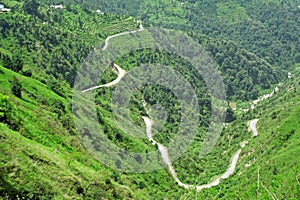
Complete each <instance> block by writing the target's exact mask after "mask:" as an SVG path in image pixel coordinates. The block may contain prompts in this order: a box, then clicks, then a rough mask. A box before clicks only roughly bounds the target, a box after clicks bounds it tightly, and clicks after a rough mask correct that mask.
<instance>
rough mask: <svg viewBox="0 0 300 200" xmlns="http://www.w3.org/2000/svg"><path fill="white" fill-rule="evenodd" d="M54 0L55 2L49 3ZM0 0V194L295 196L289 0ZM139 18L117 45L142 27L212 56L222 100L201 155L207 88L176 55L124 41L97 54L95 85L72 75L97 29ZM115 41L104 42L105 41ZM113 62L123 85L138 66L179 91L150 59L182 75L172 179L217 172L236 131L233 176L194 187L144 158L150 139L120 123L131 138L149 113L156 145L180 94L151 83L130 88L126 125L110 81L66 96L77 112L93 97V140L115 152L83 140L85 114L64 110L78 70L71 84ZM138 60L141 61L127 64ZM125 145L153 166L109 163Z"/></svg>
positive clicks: (295, 45)
mask: <svg viewBox="0 0 300 200" xmlns="http://www.w3.org/2000/svg"><path fill="white" fill-rule="evenodd" d="M56 3H57V4H62V5H63V7H62V8H55V7H53V5H55V4H56ZM0 4H3V5H4V6H5V7H7V8H9V9H11V11H10V12H1V13H0V25H1V26H0V38H1V43H0V197H1V198H3V199H215V198H220V199H254V198H257V199H270V198H273V199H299V198H300V190H299V188H300V185H299V181H300V171H299V169H300V166H299V163H300V162H299V159H300V158H299V155H300V154H299V133H300V129H299V127H300V126H299V120H298V119H299V102H300V100H299V96H300V95H299V91H300V89H299V88H300V87H299V81H300V80H299V75H300V74H299V67H300V42H299V34H298V32H300V30H299V29H300V27H299V24H300V8H299V6H300V2H299V1H298V0H294V1H293V0H288V1H281V0H272V1H267V0H259V1H245V0H227V1H219V0H213V1H211V0H200V1H194V0H187V1H176V0H155V1H152V0H151V1H150V0H143V1H136V0H123V1H120V0H112V1H104V0H90V1H86V0H64V1H63V0H59V1H55V0H41V1H38V0H25V1H22V0H16V1H11V0H2V1H0ZM51 5H52V6H51ZM98 9H99V10H101V12H100V13H99V12H98V13H97V11H96V10H98ZM140 20H141V21H142V25H143V26H144V28H145V31H143V32H140V33H136V34H130V35H129V36H128V37H127V39H128V38H129V39H128V41H129V42H130V41H131V40H130V39H132V40H135V39H136V40H137V41H138V39H140V38H142V36H143V34H146V33H147V29H148V28H150V29H151V27H160V28H168V29H173V30H177V31H180V33H182V34H184V35H185V37H191V38H193V41H194V42H196V43H197V44H199V45H200V46H201V48H203V50H205V52H206V53H207V55H209V56H211V57H212V58H213V64H212V65H208V66H216V69H218V70H219V71H220V74H221V77H222V79H223V82H224V88H225V93H226V96H227V99H226V100H227V101H226V102H222V103H225V104H221V103H220V104H221V105H222V106H223V107H224V109H222V112H221V111H220V117H223V116H225V115H223V114H224V113H226V118H224V121H223V122H224V123H223V124H222V129H221V133H220V138H219V139H218V140H217V141H216V144H215V148H213V149H212V150H211V151H210V152H209V154H208V155H206V156H203V155H202V154H201V152H200V149H201V148H202V144H203V142H204V139H205V137H206V134H207V133H208V130H209V128H210V121H211V118H212V117H213V113H214V111H213V107H214V106H215V105H214V103H215V102H213V101H212V100H213V99H214V98H215V96H214V95H212V94H210V93H209V90H210V89H211V88H208V86H207V84H206V82H205V78H204V77H201V74H199V72H198V71H197V70H196V69H195V68H194V66H193V64H192V63H191V62H189V61H186V60H185V59H183V57H181V56H180V55H176V54H175V53H172V52H167V51H164V50H159V49H155V48H141V47H143V45H142V44H139V45H137V46H139V47H140V48H139V49H138V50H134V51H131V52H129V53H126V54H123V55H122V56H120V57H118V58H117V59H115V60H114V61H113V62H112V63H110V66H107V68H106V70H105V71H103V73H102V76H101V77H100V78H99V79H97V80H98V82H97V81H96V82H94V83H93V82H92V81H91V80H89V78H90V77H88V76H84V75H85V74H83V76H80V74H79V75H78V72H80V70H82V68H83V69H84V67H87V69H89V70H90V71H89V73H86V74H90V75H92V76H96V75H97V73H98V72H97V70H98V68H99V66H98V65H99V63H93V62H91V60H89V56H91V55H93V52H97V50H99V49H101V48H102V47H103V43H104V41H105V39H106V38H107V37H108V36H112V35H114V34H118V33H122V32H125V31H133V30H138V29H139V27H140V24H139V21H140ZM119 38H120V40H121V39H122V37H119ZM124 38H126V37H124ZM128 41H127V42H128ZM170 42H172V41H170ZM121 44H122V43H121V42H120V41H119V40H118V39H117V38H114V39H112V40H111V41H110V44H109V46H118V45H121ZM131 45H132V46H134V45H136V44H133V43H132V44H131ZM188 50H189V49H188ZM114 64H117V65H119V66H121V68H122V69H124V70H125V71H126V72H128V74H129V75H125V77H124V78H123V80H124V82H126V81H130V79H132V76H134V75H135V76H136V77H140V78H142V77H143V74H151V75H153V77H154V78H157V77H159V78H160V80H173V83H172V84H174V85H175V88H176V90H177V91H180V92H179V93H180V94H181V95H183V96H185V97H186V96H188V95H189V93H188V91H187V89H186V88H184V87H183V86H182V85H183V84H182V82H181V81H180V80H181V79H174V77H175V74H172V73H169V74H167V75H166V76H165V77H164V79H162V71H159V70H158V71H153V70H152V69H149V68H147V67H145V66H152V65H157V64H160V65H161V66H168V67H170V69H172V70H174V71H176V73H178V74H179V75H181V76H182V77H183V78H184V80H186V81H187V82H188V83H189V84H190V87H191V89H192V90H193V92H194V93H195V97H196V99H197V101H194V99H193V98H191V96H189V98H187V99H191V101H190V102H188V104H189V106H196V107H197V108H198V109H196V110H189V109H190V107H187V108H184V109H186V113H188V115H189V116H190V117H192V118H196V117H197V118H199V121H198V122H197V123H195V124H193V121H189V122H190V124H189V123H187V124H188V126H187V128H188V129H187V130H189V131H191V132H195V135H194V138H193V141H192V142H191V144H190V145H189V146H188V148H187V149H185V151H184V153H182V155H181V156H180V157H178V158H177V157H176V156H175V155H177V153H178V152H180V153H181V149H180V148H179V149H175V150H174V151H171V150H170V152H169V153H170V154H171V155H170V157H171V159H172V161H173V166H174V168H175V170H176V173H177V176H178V178H179V179H180V180H181V181H182V182H184V183H187V184H192V185H201V184H206V183H208V182H210V181H212V180H214V179H215V178H216V177H218V176H220V174H222V173H224V171H226V169H228V167H229V163H230V161H231V160H232V156H233V155H234V153H235V152H236V151H238V150H239V149H240V148H241V147H240V146H241V143H242V142H244V141H247V145H246V146H245V148H244V149H243V150H242V151H241V155H240V158H239V160H238V163H237V166H236V169H235V172H234V174H233V175H232V176H230V177H229V178H227V179H224V180H221V183H220V184H219V185H218V186H216V187H213V188H210V189H204V190H201V191H200V192H195V190H194V189H188V190H187V189H185V188H183V187H180V186H179V185H178V184H177V183H176V181H175V180H174V179H173V177H172V175H171V174H170V172H169V169H168V167H166V166H165V165H164V163H163V162H162V156H161V155H159V154H156V152H158V151H157V149H158V146H157V145H152V144H151V142H150V141H148V140H147V139H146V137H134V136H133V135H132V132H133V128H134V127H133V126H138V127H139V128H141V130H142V134H144V130H145V128H146V127H145V123H144V121H143V118H142V116H149V117H151V118H152V119H153V121H154V122H156V123H155V124H154V127H153V132H155V135H154V136H153V138H154V139H155V140H156V141H157V142H159V143H160V144H163V145H165V146H168V144H169V143H171V142H172V141H173V140H174V138H176V135H178V130H180V128H181V125H182V124H180V123H182V121H181V120H182V119H183V118H184V116H183V113H182V109H183V108H182V103H183V102H182V99H178V96H176V93H174V91H172V90H171V89H169V88H168V87H166V85H163V84H146V85H142V86H141V87H140V88H134V91H135V93H134V94H133V95H132V96H131V97H130V99H129V104H128V107H129V110H130V113H129V119H130V120H131V122H132V123H133V126H132V127H131V126H129V127H128V128H127V129H123V128H120V126H119V125H117V124H116V119H115V116H114V109H115V107H114V106H115V105H113V103H112V101H113V100H114V96H116V92H118V87H117V86H112V87H103V88H99V89H97V90H95V93H91V94H87V96H84V95H82V96H81V97H79V98H81V99H80V101H81V102H82V103H83V104H86V105H82V108H81V109H82V110H84V109H89V108H90V106H89V104H90V103H91V102H89V100H88V98H85V97H89V95H92V96H93V98H94V99H95V111H96V117H97V119H96V120H97V123H98V125H99V127H100V129H101V136H105V138H107V140H103V141H109V142H111V143H112V144H114V145H116V146H117V147H119V148H120V149H123V152H122V151H120V152H119V153H118V155H117V157H116V158H114V159H115V162H113V163H112V164H111V165H109V164H107V163H102V162H101V161H99V160H98V159H97V158H96V157H95V154H93V152H91V151H90V150H89V148H88V147H87V146H86V145H85V144H86V143H85V142H83V139H84V138H83V137H82V135H87V136H89V138H93V137H94V139H95V138H97V137H98V139H99V136H97V134H96V135H92V134H91V132H89V131H88V130H87V128H86V127H88V125H89V121H90V119H89V118H88V117H86V118H80V117H79V118H78V116H77V114H78V113H80V111H81V110H80V109H78V108H77V107H76V106H77V105H76V101H77V100H78V99H76V98H77V97H75V95H76V92H77V91H76V90H77V89H78V88H76V82H75V81H76V78H77V79H78V76H79V77H80V78H81V79H82V80H84V81H86V83H85V85H84V87H88V86H94V85H93V84H106V83H109V82H111V81H113V80H115V79H116V78H117V75H116V72H115V71H114V70H115V69H114V70H112V66H114ZM141 66H143V68H142V70H140V71H139V70H136V71H135V69H141ZM93 70H95V71H93ZM131 71H134V72H135V73H132V74H131V73H129V72H131ZM288 73H289V78H288ZM81 75H82V74H81ZM212 77H213V76H212ZM147 79H149V77H145V81H146V80H147ZM169 82H172V81H169ZM176 84H177V85H176ZM216 84H217V83H216ZM178 85H181V86H182V88H178ZM276 86H277V87H279V91H276V93H275V94H274V96H272V97H270V98H269V99H267V100H264V101H262V102H261V103H259V104H258V105H257V106H256V107H255V109H249V107H250V104H249V102H250V103H251V101H252V100H255V99H258V98H259V97H260V96H261V95H262V94H265V93H269V92H270V91H272V90H273V88H275V87H276ZM187 88H188V87H187ZM81 89H86V88H81ZM119 92H120V91H119ZM74 102H75V103H74ZM145 102H146V104H145ZM193 103H196V104H195V105H194V104H193ZM232 105H235V106H232ZM223 107H222V108H223ZM149 110H150V111H151V115H150V114H149V112H148V111H149ZM223 112H224V113H223ZM161 114H164V115H161ZM119 117H123V116H122V114H120V116H119ZM254 118H258V119H259V120H260V121H259V122H258V125H257V126H258V132H259V135H258V136H257V137H253V136H252V133H251V132H249V130H247V129H248V126H249V121H250V120H252V119H254ZM76 120H77V121H76ZM130 128H132V130H130ZM99 135H100V134H99ZM100 140H101V138H100V139H99V141H96V140H94V141H93V140H91V141H88V142H91V144H92V146H93V151H96V152H97V149H100V148H101V145H103V143H101V141H100ZM107 150H108V149H107ZM100 152H101V151H100ZM124 152H125V153H124ZM126 152H134V153H136V154H133V155H135V156H134V157H133V161H134V162H137V163H139V164H149V165H150V164H153V165H154V164H156V163H158V165H160V168H159V170H156V171H150V172H147V173H126V172H123V171H122V170H121V169H125V168H126V167H127V166H126V163H125V162H123V163H122V158H123V157H124V156H126ZM138 153H141V154H143V155H144V156H139V155H140V154H138ZM153 155H154V156H153ZM151 156H152V157H151ZM175 157H176V159H173V158H175ZM127 164H128V163H127ZM128 165H129V164H128ZM117 169H118V170H117ZM257 182H258V183H257Z"/></svg>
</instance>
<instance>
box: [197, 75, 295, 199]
mask: <svg viewBox="0 0 300 200" xmlns="http://www.w3.org/2000/svg"><path fill="white" fill-rule="evenodd" d="M299 80H300V79H299V78H296V79H294V80H291V81H290V82H289V83H288V84H285V85H284V86H282V87H281V91H279V92H278V94H276V95H275V96H274V97H272V98H270V99H268V100H266V101H264V102H262V103H260V104H259V105H258V107H257V108H256V109H255V111H254V112H253V113H249V114H247V115H246V116H245V117H244V118H243V119H240V120H238V121H237V122H235V123H234V124H233V125H232V126H231V127H229V129H231V130H232V128H234V127H236V128H237V131H239V132H240V136H239V137H243V136H242V135H243V134H247V133H246V129H245V126H241V124H243V123H244V124H245V121H246V120H247V119H252V118H259V119H260V120H259V122H258V124H257V126H258V132H259V136H258V137H256V138H248V141H249V144H248V145H247V146H246V148H245V149H244V150H243V151H242V154H241V159H240V160H239V162H238V166H237V170H236V172H235V175H234V176H233V177H231V178H229V179H227V180H224V181H223V182H222V183H221V184H220V185H219V186H217V187H215V188H213V189H210V190H205V191H203V192H201V193H200V197H201V198H203V197H218V198H221V197H222V199H229V198H230V199H253V198H259V199H271V198H272V197H271V195H273V196H276V197H277V198H278V199H299V197H300V190H299V189H300V185H299V183H298V182H297V178H298V181H299V174H300V164H299V163H300V142H299V141H300V140H299V139H300V124H299V123H300V122H299V113H300V95H299V94H300V87H299ZM249 163H251V165H250V166H249V167H245V165H246V164H249ZM258 172H259V178H258ZM258 181H259V186H258Z"/></svg>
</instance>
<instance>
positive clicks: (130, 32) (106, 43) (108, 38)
mask: <svg viewBox="0 0 300 200" xmlns="http://www.w3.org/2000/svg"><path fill="white" fill-rule="evenodd" d="M143 30H144V27H143V25H142V23H140V28H139V29H138V30H135V31H127V32H123V33H118V34H115V35H112V36H109V37H107V38H106V40H105V44H104V47H103V48H102V51H104V50H105V49H107V47H108V43H109V40H110V39H112V38H115V37H119V36H121V35H128V34H132V33H136V32H139V31H143Z"/></svg>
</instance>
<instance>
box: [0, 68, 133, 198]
mask: <svg viewBox="0 0 300 200" xmlns="http://www.w3.org/2000/svg"><path fill="white" fill-rule="evenodd" d="M0 70H1V73H0V80H1V81H0V82H1V88H0V92H1V93H6V94H9V93H10V89H9V88H10V81H11V80H12V79H13V77H14V76H16V77H17V78H18V79H19V80H20V81H21V83H22V86H23V92H22V96H23V98H22V99H18V98H16V97H14V96H12V95H10V94H9V96H10V102H11V103H12V104H13V105H14V108H13V110H14V114H15V117H17V118H19V119H21V125H20V130H19V131H18V132H15V131H12V130H11V129H9V128H8V126H7V125H5V124H2V123H0V132H1V136H0V140H1V142H0V144H1V145H0V152H1V153H0V154H1V156H0V168H1V173H0V174H1V178H0V196H3V197H4V196H6V195H8V196H10V197H11V198H15V197H16V195H19V197H20V196H24V197H26V198H33V197H40V198H43V197H44V198H45V199H47V198H48V199H49V198H50V196H51V197H52V198H54V197H56V198H69V199H74V198H78V197H79V198H82V197H83V196H82V195H81V194H78V193H80V188H82V189H83V190H84V194H85V197H86V198H91V199H93V198H97V195H98V197H106V198H116V197H118V198H125V197H126V196H127V197H130V196H131V195H133V193H132V191H131V189H129V188H128V187H127V186H126V185H127V184H125V183H126V182H127V181H126V178H125V179H123V178H121V177H119V178H120V180H122V181H123V182H124V183H123V184H124V185H123V184H122V185H121V184H118V183H116V182H115V181H114V180H113V179H112V178H111V176H112V171H111V170H109V169H106V168H104V167H102V166H100V165H99V164H98V163H97V162H96V161H95V160H93V159H92V157H91V156H90V155H89V154H87V153H86V152H85V150H84V148H83V147H82V146H81V144H80V141H79V138H78V137H77V136H75V135H70V133H69V131H68V130H67V129H66V128H65V127H63V125H62V124H61V121H60V120H58V116H57V114H56V113H54V112H53V111H52V110H51V106H46V104H51V101H52V100H54V99H55V100H60V101H61V102H63V104H67V103H68V101H69V100H67V99H63V98H61V97H60V96H58V95H57V94H55V93H54V92H52V91H51V90H49V89H48V88H47V87H46V86H45V85H44V84H42V83H40V82H38V81H36V80H34V79H31V78H28V77H24V76H21V75H19V74H17V73H14V72H12V71H10V70H7V69H5V68H3V67H1V68H0ZM27 91H31V92H32V91H34V96H30V93H29V92H27ZM45 101H46V102H45ZM43 104H44V105H43ZM58 179H59V181H58Z"/></svg>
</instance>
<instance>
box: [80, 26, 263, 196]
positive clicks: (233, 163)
mask: <svg viewBox="0 0 300 200" xmlns="http://www.w3.org/2000/svg"><path fill="white" fill-rule="evenodd" d="M143 30H144V28H143V26H142V23H140V28H139V29H138V30H135V31H128V32H124V33H119V34H116V35H112V36H109V37H108V38H106V40H105V45H104V47H103V48H102V50H103V51H104V50H105V49H106V48H107V47H108V45H109V40H110V39H112V38H114V37H118V36H121V35H126V34H132V33H136V32H139V31H143ZM114 66H115V67H116V69H117V70H118V77H117V79H115V80H114V81H112V82H110V83H107V84H104V85H98V86H94V87H91V88H88V89H86V90H83V91H82V92H88V91H91V90H95V89H97V88H103V87H111V86H113V85H116V84H118V83H119V82H120V81H121V80H122V78H123V77H124V75H125V74H126V71H125V70H123V69H122V68H121V67H120V66H118V65H116V64H114ZM143 105H144V108H145V109H146V102H145V101H144V102H143ZM146 111H147V109H146ZM147 114H148V116H151V115H150V113H149V112H148V111H147ZM142 118H143V120H144V122H145V125H146V136H147V138H148V140H149V141H150V142H151V143H152V144H153V145H157V146H158V150H159V151H160V153H161V155H162V158H163V161H164V162H165V164H166V165H167V166H168V169H169V171H170V173H171V174H172V176H173V178H174V180H175V181H176V182H177V184H178V185H179V186H181V187H183V188H185V189H196V191H197V192H199V191H201V190H202V189H204V188H211V187H213V186H217V185H218V184H220V182H221V180H222V179H226V178H228V177H229V176H230V175H232V174H233V173H234V170H235V167H236V164H237V161H238V159H239V156H240V153H241V151H242V149H243V148H244V147H245V145H246V144H247V141H245V142H243V143H242V144H241V149H239V150H238V151H237V152H236V153H235V154H234V156H233V158H232V160H231V164H230V167H229V168H228V169H227V171H226V172H224V173H223V174H222V175H220V176H219V177H218V178H216V179H215V180H213V181H211V182H209V183H207V184H203V185H190V184H185V183H182V182H181V181H180V180H179V178H178V177H177V174H176V171H175V169H174V167H173V165H172V162H171V160H170V157H169V153H168V149H167V148H166V147H165V146H163V145H162V144H160V143H158V142H156V141H155V140H154V139H153V136H152V124H153V122H152V120H151V119H150V118H148V117H145V116H143V117H142ZM257 121H258V119H255V120H253V121H251V123H250V127H251V129H252V131H253V134H254V135H255V136H256V135H258V133H257V130H256V123H257Z"/></svg>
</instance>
